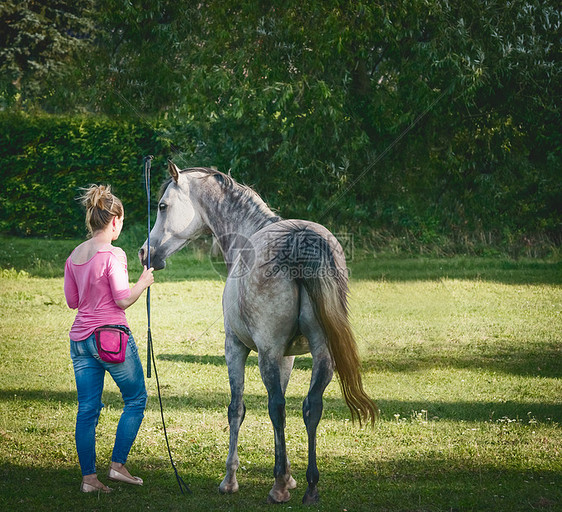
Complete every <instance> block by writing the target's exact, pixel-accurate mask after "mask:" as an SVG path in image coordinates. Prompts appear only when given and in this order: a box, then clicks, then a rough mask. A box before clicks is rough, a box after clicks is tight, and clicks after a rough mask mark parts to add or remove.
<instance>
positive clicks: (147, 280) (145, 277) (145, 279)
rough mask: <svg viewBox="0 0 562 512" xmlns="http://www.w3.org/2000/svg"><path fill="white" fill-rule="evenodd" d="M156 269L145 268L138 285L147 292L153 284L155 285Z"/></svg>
mask: <svg viewBox="0 0 562 512" xmlns="http://www.w3.org/2000/svg"><path fill="white" fill-rule="evenodd" d="M153 272H154V268H153V267H150V268H146V265H144V267H143V271H142V274H141V276H140V277H139V280H138V283H139V284H140V286H142V287H143V288H142V289H143V290H146V288H148V287H149V286H150V285H151V284H152V283H154V274H153Z"/></svg>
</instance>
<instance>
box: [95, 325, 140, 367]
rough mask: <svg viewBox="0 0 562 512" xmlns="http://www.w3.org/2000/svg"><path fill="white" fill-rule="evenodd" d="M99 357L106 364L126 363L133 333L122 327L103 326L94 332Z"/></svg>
mask: <svg viewBox="0 0 562 512" xmlns="http://www.w3.org/2000/svg"><path fill="white" fill-rule="evenodd" d="M94 335H95V336H96V346H97V348H98V355H99V356H100V359H101V360H102V361H105V362H106V363H122V362H123V361H125V352H126V350H127V341H128V339H129V336H130V335H131V331H130V330H129V329H128V328H127V327H123V326H121V325H102V326H101V327H98V328H97V329H96V330H95V331H94Z"/></svg>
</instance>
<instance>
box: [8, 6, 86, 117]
mask: <svg viewBox="0 0 562 512" xmlns="http://www.w3.org/2000/svg"><path fill="white" fill-rule="evenodd" d="M91 4H92V2H91V0H82V1H80V2H74V1H72V0H50V1H48V2H45V1H41V0H22V1H15V0H6V1H4V2H2V4H1V5H0V27H1V28H0V76H1V77H2V78H1V79H0V95H1V98H2V99H3V102H4V104H13V103H15V104H16V106H17V107H20V108H21V107H22V106H23V105H29V104H30V103H31V104H33V105H35V104H42V105H48V104H49V99H50V98H51V97H52V96H55V91H54V88H55V87H58V88H59V91H58V92H57V95H58V97H59V98H60V96H61V92H62V91H61V88H62V87H63V84H64V81H63V78H65V77H67V76H68V74H69V72H70V67H69V63H70V62H71V60H72V58H73V57H74V56H75V55H76V54H77V53H78V52H79V51H81V50H83V49H84V46H85V45H86V44H87V43H88V41H89V39H90V38H91V34H92V23H91V18H90V16H89V9H90V8H91ZM67 85H68V84H67Z"/></svg>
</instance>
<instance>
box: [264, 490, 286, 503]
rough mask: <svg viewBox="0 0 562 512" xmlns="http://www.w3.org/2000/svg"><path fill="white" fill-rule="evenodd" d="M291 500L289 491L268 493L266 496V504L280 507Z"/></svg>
mask: <svg viewBox="0 0 562 512" xmlns="http://www.w3.org/2000/svg"><path fill="white" fill-rule="evenodd" d="M290 499H291V493H290V492H289V491H285V492H276V493H275V495H274V494H273V492H270V493H269V494H268V496H267V502H268V503H269V504H271V505H281V504H282V503H287V502H288V501H289V500H290Z"/></svg>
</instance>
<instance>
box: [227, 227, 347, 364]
mask: <svg viewBox="0 0 562 512" xmlns="http://www.w3.org/2000/svg"><path fill="white" fill-rule="evenodd" d="M244 255H245V256H244V257H245V258H246V261H245V262H240V264H241V266H240V268H239V269H237V270H235V271H233V272H231V274H230V275H229V278H228V279H227V283H226V286H225V292H224V299H223V300H224V311H225V321H226V324H227V325H228V327H230V328H232V329H233V330H234V331H235V333H236V335H237V336H238V338H239V339H240V340H241V341H242V342H243V343H245V344H246V345H247V346H248V347H249V348H251V349H253V350H258V351H259V350H260V345H261V344H263V343H265V342H267V340H276V343H277V344H278V349H279V351H282V352H283V353H284V354H285V355H288V354H302V353H306V352H308V351H309V346H308V340H307V339H306V338H304V337H303V336H302V332H301V329H300V324H299V322H301V323H302V322H303V320H304V319H308V321H309V322H314V321H315V320H314V318H313V317H314V312H313V310H312V306H311V302H310V299H309V297H308V295H307V292H306V290H305V287H304V286H303V280H307V279H308V280H314V279H317V278H323V277H326V276H328V275H332V274H335V273H336V272H339V271H341V270H343V269H345V258H344V256H343V250H342V248H341V245H340V244H339V242H338V241H337V239H336V238H335V236H334V235H333V234H332V233H331V232H330V231H329V230H328V229H326V228H325V227H324V226H322V225H320V224H316V223H314V222H309V221H303V220H283V221H279V222H275V223H272V224H269V225H267V226H266V227H264V228H263V229H261V230H260V231H258V232H256V233H255V234H254V235H253V236H252V237H251V238H250V239H249V241H248V247H247V250H246V251H245V252H244ZM248 255H250V256H248ZM249 263H251V264H249Z"/></svg>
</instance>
